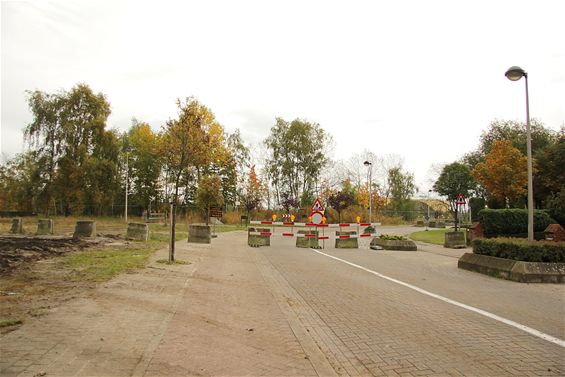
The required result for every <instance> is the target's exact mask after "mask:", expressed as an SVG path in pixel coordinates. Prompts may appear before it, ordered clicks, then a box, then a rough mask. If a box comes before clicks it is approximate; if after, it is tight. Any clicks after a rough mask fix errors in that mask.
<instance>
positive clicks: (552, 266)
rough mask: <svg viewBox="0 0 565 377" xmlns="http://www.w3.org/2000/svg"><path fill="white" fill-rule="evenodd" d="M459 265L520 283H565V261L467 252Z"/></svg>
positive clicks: (462, 267)
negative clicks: (531, 260) (505, 257)
mask: <svg viewBox="0 0 565 377" xmlns="http://www.w3.org/2000/svg"><path fill="white" fill-rule="evenodd" d="M457 267H459V268H461V269H464V270H469V271H474V272H478V273H481V274H485V275H489V276H493V277H496V278H501V279H507V280H512V281H516V282H519V283H565V263H541V262H522V261H516V260H513V259H504V258H497V257H491V256H488V255H481V254H473V253H465V254H463V256H462V257H461V258H459V261H458V262H457Z"/></svg>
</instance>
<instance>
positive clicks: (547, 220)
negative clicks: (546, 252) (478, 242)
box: [479, 208, 555, 238]
mask: <svg viewBox="0 0 565 377" xmlns="http://www.w3.org/2000/svg"><path fill="white" fill-rule="evenodd" d="M479 221H480V222H481V224H483V229H484V235H485V237H522V236H523V235H525V236H526V237H527V235H528V211H527V210H526V209H517V208H513V209H483V210H481V211H480V212H479ZM553 223H555V220H553V219H552V218H551V217H550V216H549V214H548V213H547V212H545V211H539V210H534V232H536V233H541V234H539V235H538V236H540V237H541V238H543V235H542V234H543V231H544V230H545V228H547V226H548V225H549V224H553Z"/></svg>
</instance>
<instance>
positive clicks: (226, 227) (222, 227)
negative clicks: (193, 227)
mask: <svg viewBox="0 0 565 377" xmlns="http://www.w3.org/2000/svg"><path fill="white" fill-rule="evenodd" d="M246 229H247V226H245V224H243V225H240V224H218V225H212V231H214V230H215V231H216V233H225V232H234V231H236V230H246Z"/></svg>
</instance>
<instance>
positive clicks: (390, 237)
mask: <svg viewBox="0 0 565 377" xmlns="http://www.w3.org/2000/svg"><path fill="white" fill-rule="evenodd" d="M379 238H380V239H381V240H387V241H404V240H407V238H406V237H404V236H396V235H390V234H381V235H380V236H379Z"/></svg>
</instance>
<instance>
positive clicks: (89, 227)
mask: <svg viewBox="0 0 565 377" xmlns="http://www.w3.org/2000/svg"><path fill="white" fill-rule="evenodd" d="M81 237H96V221H92V220H80V221H77V223H76V225H75V232H74V234H73V238H81Z"/></svg>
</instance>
